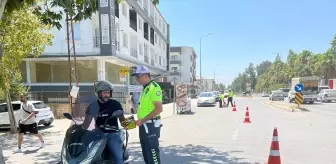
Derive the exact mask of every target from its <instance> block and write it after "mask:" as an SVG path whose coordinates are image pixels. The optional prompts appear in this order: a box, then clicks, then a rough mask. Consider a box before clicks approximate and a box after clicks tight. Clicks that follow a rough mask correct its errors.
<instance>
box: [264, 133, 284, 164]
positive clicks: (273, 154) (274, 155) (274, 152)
mask: <svg viewBox="0 0 336 164" xmlns="http://www.w3.org/2000/svg"><path fill="white" fill-rule="evenodd" d="M267 164H281V159H280V151H279V140H278V130H277V128H274V130H273V139H272V143H271V149H270V153H269V156H268V163H267Z"/></svg>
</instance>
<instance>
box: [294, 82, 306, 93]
mask: <svg viewBox="0 0 336 164" xmlns="http://www.w3.org/2000/svg"><path fill="white" fill-rule="evenodd" d="M294 89H295V91H296V92H302V91H303V89H304V87H303V85H302V84H296V85H295V87H294Z"/></svg>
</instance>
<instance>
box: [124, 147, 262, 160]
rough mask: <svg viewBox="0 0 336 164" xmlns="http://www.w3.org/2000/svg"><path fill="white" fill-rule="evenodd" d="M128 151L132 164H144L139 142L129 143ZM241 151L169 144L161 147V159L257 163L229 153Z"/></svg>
mask: <svg viewBox="0 0 336 164" xmlns="http://www.w3.org/2000/svg"><path fill="white" fill-rule="evenodd" d="M129 151H130V155H131V158H130V159H131V162H130V163H132V164H144V162H143V158H142V153H141V148H140V145H139V143H130V146H129ZM240 152H241V151H231V152H221V151H217V150H214V149H212V148H210V147H206V146H202V145H192V144H189V145H185V146H180V145H171V146H164V147H161V161H163V163H171V164H195V163H209V164H222V163H228V164H258V163H250V162H244V158H237V157H233V156H231V155H230V154H233V153H240Z"/></svg>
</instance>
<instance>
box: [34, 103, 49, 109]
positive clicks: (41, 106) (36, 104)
mask: <svg viewBox="0 0 336 164" xmlns="http://www.w3.org/2000/svg"><path fill="white" fill-rule="evenodd" d="M33 105H34V107H35V109H43V108H48V106H47V105H46V104H44V103H43V102H37V103H33Z"/></svg>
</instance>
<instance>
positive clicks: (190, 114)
mask: <svg viewBox="0 0 336 164" xmlns="http://www.w3.org/2000/svg"><path fill="white" fill-rule="evenodd" d="M194 114H196V112H194V111H191V112H190V113H179V114H178V115H181V116H184V115H186V116H192V115H194Z"/></svg>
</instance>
